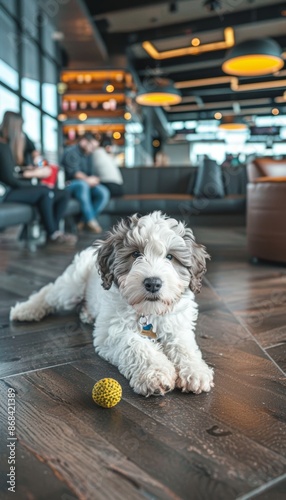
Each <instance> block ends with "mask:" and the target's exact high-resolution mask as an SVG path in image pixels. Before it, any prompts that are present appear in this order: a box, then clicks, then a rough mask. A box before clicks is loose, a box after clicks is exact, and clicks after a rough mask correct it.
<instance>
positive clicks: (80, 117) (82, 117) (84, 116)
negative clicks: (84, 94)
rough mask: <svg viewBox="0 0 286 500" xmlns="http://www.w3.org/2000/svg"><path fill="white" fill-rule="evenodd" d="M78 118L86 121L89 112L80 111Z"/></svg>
mask: <svg viewBox="0 0 286 500" xmlns="http://www.w3.org/2000/svg"><path fill="white" fill-rule="evenodd" d="M78 119H79V120H80V121H82V122H84V121H85V120H86V119H87V114H86V113H80V114H79V115H78Z"/></svg>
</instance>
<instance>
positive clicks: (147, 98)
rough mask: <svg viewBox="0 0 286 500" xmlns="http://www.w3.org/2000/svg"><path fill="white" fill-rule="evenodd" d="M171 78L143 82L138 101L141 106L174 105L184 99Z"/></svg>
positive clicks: (137, 97)
mask: <svg viewBox="0 0 286 500" xmlns="http://www.w3.org/2000/svg"><path fill="white" fill-rule="evenodd" d="M172 83H173V82H171V80H167V79H165V78H164V79H163V78H156V79H154V80H148V81H145V82H144V83H143V85H144V87H143V88H142V89H141V90H140V91H139V92H138V94H137V96H136V102H137V103H138V104H140V105H141V106H174V105H175V104H179V103H180V102H181V100H182V96H181V93H180V91H179V90H178V89H176V88H175V87H174V86H173V84H172Z"/></svg>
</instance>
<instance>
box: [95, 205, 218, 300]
mask: <svg viewBox="0 0 286 500" xmlns="http://www.w3.org/2000/svg"><path fill="white" fill-rule="evenodd" d="M155 214H156V215H155V216H154V214H153V217H152V220H150V216H144V217H141V216H138V215H137V214H135V215H133V216H131V217H128V218H126V219H123V220H121V221H120V222H119V223H118V224H117V225H116V226H114V228H113V229H112V230H111V231H110V232H109V233H108V234H107V237H106V239H105V240H104V241H97V242H96V243H95V246H96V247H98V248H99V249H98V257H97V263H98V267H99V271H100V275H101V279H102V286H103V287H104V288H105V289H106V290H108V289H109V288H110V287H111V285H112V283H113V282H115V284H116V285H118V284H119V282H120V278H122V277H123V276H125V275H127V274H128V273H129V271H130V270H131V268H132V266H133V264H134V259H133V258H132V253H133V252H135V251H139V252H140V253H141V254H142V257H143V258H144V257H145V258H147V256H148V254H149V255H151V258H152V257H153V255H154V251H155V253H157V254H158V253H160V252H161V253H162V257H164V256H165V255H166V254H168V253H171V254H172V255H173V256H174V260H173V264H172V265H173V266H174V268H175V269H176V271H177V273H178V274H179V275H180V276H181V277H182V278H183V279H184V280H186V279H188V286H189V288H190V289H191V290H192V291H193V292H195V293H199V291H200V289H201V281H202V277H203V275H204V273H205V272H206V259H209V258H210V256H209V255H208V253H207V251H206V249H205V247H204V246H203V245H199V244H198V243H196V241H195V238H194V235H193V232H192V230H191V229H189V228H187V227H186V226H185V224H184V223H182V222H178V221H177V220H175V219H172V218H168V217H167V216H166V215H163V214H162V213H161V212H155ZM152 240H153V241H152ZM160 246H161V248H160Z"/></svg>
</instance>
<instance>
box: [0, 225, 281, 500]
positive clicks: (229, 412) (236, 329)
mask: <svg viewBox="0 0 286 500" xmlns="http://www.w3.org/2000/svg"><path fill="white" fill-rule="evenodd" d="M195 233H196V236H197V238H198V240H199V241H200V242H203V243H204V244H206V245H207V248H208V250H209V252H210V253H211V255H212V261H211V262H210V263H209V266H208V273H207V275H206V279H205V280H204V287H203V289H202V292H201V294H200V295H199V296H198V303H199V310H200V314H199V320H198V327H197V338H198V342H199V344H200V347H201V348H202V350H203V354H204V358H205V359H206V361H207V362H208V363H209V364H210V365H211V366H213V367H214V368H215V388H214V389H213V391H212V392H211V393H209V394H201V395H199V396H196V395H193V394H182V393H181V392H179V391H174V392H172V393H169V394H168V395H167V396H165V397H164V398H161V397H152V398H143V397H140V396H138V395H136V394H134V392H133V391H132V390H131V388H130V387H129V385H128V382H127V381H126V380H125V379H124V377H122V376H121V374H120V373H119V372H118V370H117V368H115V367H113V366H111V365H110V364H108V363H107V362H105V361H104V360H102V359H101V358H99V357H98V356H97V355H96V354H95V353H94V349H93V347H92V335H91V332H92V328H91V327H90V326H86V325H83V324H82V323H80V321H79V319H78V315H77V313H76V312H72V313H59V314H57V315H55V316H50V317H47V318H45V319H44V320H43V321H42V322H40V323H12V324H10V323H9V308H10V307H11V306H12V305H13V304H14V303H15V301H17V300H23V299H24V298H26V296H28V295H29V294H30V293H32V292H33V291H34V290H36V289H37V288H39V287H40V286H42V285H44V284H46V283H48V282H49V281H50V280H52V279H54V278H56V277H57V276H58V274H59V273H60V272H62V271H63V269H64V268H65V267H66V265H68V264H69V263H70V262H71V260H72V257H73V254H74V250H72V249H59V248H55V247H46V248H42V249H39V250H38V252H37V253H36V254H31V253H29V252H27V251H26V250H24V249H22V248H20V247H19V248H18V247H17V245H16V243H15V242H13V240H12V238H10V237H9V238H7V240H5V236H4V244H3V245H2V246H1V249H0V361H1V363H0V374H1V377H2V380H1V381H0V398H1V399H0V430H1V443H5V442H6V438H7V432H6V431H7V390H8V387H13V388H15V390H16V393H17V395H16V404H17V406H16V418H17V420H16V426H17V437H18V443H17V448H16V451H17V492H16V494H15V495H14V498H16V500H18V499H19V500H22V499H26V498H27V499H29V500H30V499H31V500H32V499H36V500H38V499H40V500H42V499H43V500H44V499H51V498H53V499H55V500H57V499H59V500H74V499H80V500H85V499H86V500H89V499H91V500H94V499H96V500H97V499H98V500H101V499H102V500H103V499H104V500H105V499H112V500H113V499H115V500H117V499H118V500H119V499H120V500H121V499H122V498H126V499H128V500H129V499H130V500H133V499H134V500H136V499H142V500H143V499H146V498H149V499H162V500H163V499H167V500H179V499H182V500H185V499H186V500H189V499H190V498H191V499H192V500H210V499H211V500H225V499H227V500H238V499H241V500H247V499H248V498H249V499H250V498H257V499H261V500H268V499H269V500H276V499H277V500H280V498H281V499H282V498H285V494H284V493H285V471H286V453H285V450H286V422H285V420H286V404H285V403H286V390H285V388H286V382H285V376H283V369H285V368H286V362H285V357H286V353H285V332H286V325H285V324H286V317H285V316H286V315H285V312H283V311H285V303H286V302H285V297H284V293H285V289H286V288H285V285H286V269H285V268H280V267H279V266H277V265H271V264H265V263H264V264H261V265H258V266H252V265H251V264H250V263H249V262H248V256H247V254H246V250H245V234H244V231H243V230H242V229H241V228H236V229H230V228H220V229H219V228H207V227H203V228H199V227H197V228H196V229H195ZM93 239H94V238H93V236H92V235H90V234H83V236H82V238H81V241H80V242H79V244H78V249H80V248H84V247H85V246H86V245H88V244H90V243H91V242H92V240H93ZM283 314H284V316H283ZM1 377H0V378H1ZM103 377H113V378H115V379H117V380H118V381H119V382H120V383H121V385H122V387H123V399H122V401H121V402H120V404H119V405H118V406H116V407H115V408H114V409H112V410H106V409H102V408H100V407H98V406H96V405H95V404H94V403H93V401H92V399H91V390H92V387H93V385H94V383H95V382H96V381H97V380H99V379H100V378H103ZM0 463H1V478H2V479H1V483H0V497H1V499H2V498H3V499H4V500H6V499H8V498H10V495H11V494H8V493H7V487H6V484H5V481H3V477H4V479H5V474H6V473H7V451H6V450H5V448H4V451H2V453H1V454H0Z"/></svg>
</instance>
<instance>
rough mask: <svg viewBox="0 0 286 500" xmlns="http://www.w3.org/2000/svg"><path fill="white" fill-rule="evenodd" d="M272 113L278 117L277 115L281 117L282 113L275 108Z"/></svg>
mask: <svg viewBox="0 0 286 500" xmlns="http://www.w3.org/2000/svg"><path fill="white" fill-rule="evenodd" d="M271 113H272V114H273V115H274V116H277V115H279V113H280V111H279V109H278V108H273V109H272V110H271Z"/></svg>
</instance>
